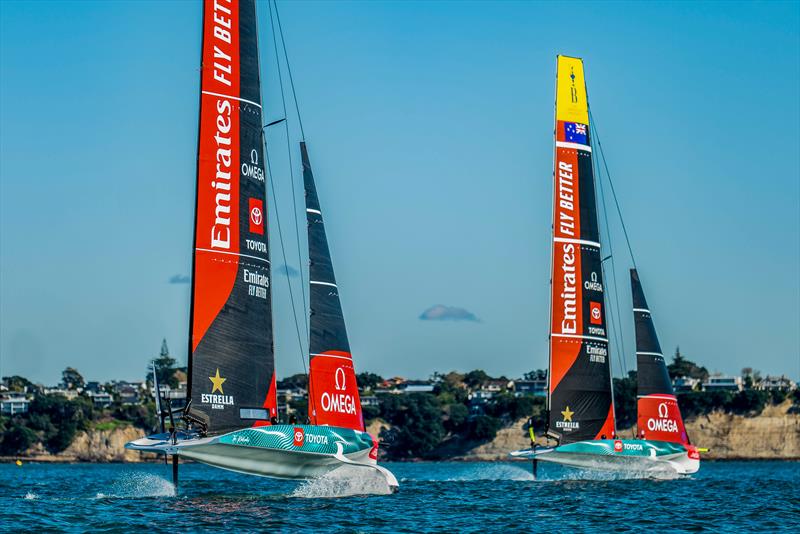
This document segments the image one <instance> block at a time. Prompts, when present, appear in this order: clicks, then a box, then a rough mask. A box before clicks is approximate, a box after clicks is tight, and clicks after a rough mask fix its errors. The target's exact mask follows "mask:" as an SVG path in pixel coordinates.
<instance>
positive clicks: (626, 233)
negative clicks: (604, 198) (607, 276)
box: [589, 108, 637, 269]
mask: <svg viewBox="0 0 800 534" xmlns="http://www.w3.org/2000/svg"><path fill="white" fill-rule="evenodd" d="M589 120H590V121H591V123H592V126H593V127H594V131H595V133H596V132H597V124H596V123H595V120H594V117H592V110H591V108H589ZM597 148H598V149H599V151H600V157H601V158H603V166H604V167H605V169H606V176H607V177H608V184H609V185H610V186H611V194H612V195H613V197H614V204H615V205H616V207H617V214H618V215H619V222H620V224H621V225H622V232H623V233H624V234H625V242H626V243H627V244H628V253H630V255H631V262H632V263H633V268H634V269H636V268H637V267H636V258H634V257H633V248H631V240H630V239H629V238H628V229H627V228H626V227H625V220H624V219H623V218H622V209H620V207H619V200H618V199H617V191H616V190H615V189H614V182H613V181H612V180H611V173H610V172H609V171H608V162H607V161H606V155H605V153H604V152H603V145H602V144H601V143H600V138H599V137H597Z"/></svg>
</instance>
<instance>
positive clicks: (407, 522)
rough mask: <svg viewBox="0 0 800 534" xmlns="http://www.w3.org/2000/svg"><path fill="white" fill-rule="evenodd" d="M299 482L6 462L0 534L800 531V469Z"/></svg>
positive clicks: (479, 470) (495, 467)
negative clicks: (393, 484) (175, 481)
mask: <svg viewBox="0 0 800 534" xmlns="http://www.w3.org/2000/svg"><path fill="white" fill-rule="evenodd" d="M385 465H386V467H387V468H389V469H390V470H391V471H393V472H394V474H395V475H396V476H397V478H398V480H400V491H399V492H398V493H396V494H390V493H389V491H388V488H387V487H386V484H385V482H383V480H382V478H381V477H378V476H375V477H372V476H364V474H365V473H364V472H365V470H364V469H363V468H351V470H350V471H348V470H346V469H345V470H342V471H339V472H336V473H334V474H333V475H330V476H328V477H324V478H323V479H320V480H314V481H308V482H292V481H280V480H271V479H267V478H259V477H252V476H247V475H239V474H236V473H231V472H228V471H223V470H220V469H214V468H211V467H207V466H204V465H200V464H195V463H188V464H184V465H181V470H180V477H181V481H180V488H179V489H178V491H177V492H176V491H175V490H174V488H173V486H172V483H171V482H170V477H171V471H170V468H169V467H167V466H165V465H163V464H141V465H136V464H110V465H91V464H74V465H63V464H33V463H27V464H23V465H22V466H21V467H18V466H16V465H14V464H2V465H0V531H3V532H19V531H22V530H26V531H27V530H35V531H40V530H49V531H71V532H84V531H91V532H121V531H129V530H133V529H147V530H148V531H150V532H160V531H163V532H184V531H220V530H227V531H253V530H265V531H266V530H268V531H279V532H293V531H297V530H308V531H315V532H326V533H327V532H342V531H343V532H420V531H434V532H456V531H458V532H513V531H526V532H542V531H545V530H557V531H568V530H573V531H600V530H607V529H614V530H618V531H642V532H643V531H656V532H665V531H681V530H707V531H713V532H720V531H726V532H736V531H751V530H759V531H769V532H776V531H784V532H789V531H794V532H797V531H798V528H799V527H798V525H799V524H800V463H798V462H703V464H702V467H701V469H700V472H698V473H697V474H694V475H691V476H675V477H672V478H667V479H663V478H662V479H657V480H656V479H651V478H644V477H643V474H637V473H629V474H626V475H621V474H610V473H603V472H597V471H580V470H573V469H568V468H562V467H559V466H553V465H547V464H540V467H539V473H538V474H539V476H538V478H537V479H536V480H534V479H533V476H532V474H531V470H530V464H528V463H524V462H521V463H502V462H497V463H486V462H481V463H448V462H443V463H395V464H385Z"/></svg>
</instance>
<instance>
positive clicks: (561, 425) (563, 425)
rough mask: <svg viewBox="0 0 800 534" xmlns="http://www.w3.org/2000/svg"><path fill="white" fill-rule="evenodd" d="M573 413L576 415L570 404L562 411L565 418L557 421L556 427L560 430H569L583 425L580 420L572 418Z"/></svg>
mask: <svg viewBox="0 0 800 534" xmlns="http://www.w3.org/2000/svg"><path fill="white" fill-rule="evenodd" d="M573 415H575V412H573V411H572V410H570V409H569V406H567V407H566V408H565V409H564V411H562V412H561V416H562V417H563V419H562V420H561V421H556V428H558V429H560V430H566V431H567V432H572V431H573V430H578V429H579V428H580V427H581V424H580V423H579V422H578V421H573V420H572V416H573Z"/></svg>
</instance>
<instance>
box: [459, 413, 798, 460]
mask: <svg viewBox="0 0 800 534" xmlns="http://www.w3.org/2000/svg"><path fill="white" fill-rule="evenodd" d="M791 407H792V403H791V402H790V401H786V402H784V403H783V404H781V405H778V406H767V407H766V408H765V409H764V411H763V412H761V414H759V415H757V416H754V417H745V416H742V415H732V414H726V413H721V412H713V413H711V414H708V415H703V416H700V417H698V418H696V419H693V420H690V421H686V431H687V432H688V433H689V437H690V438H691V440H692V443H694V444H696V445H697V446H698V447H704V448H707V449H709V451H708V452H707V453H703V456H702V458H703V459H705V460H800V413H796V411H795V412H794V413H792V410H791ZM525 422H526V419H520V420H519V421H517V422H515V423H514V424H513V425H510V426H507V427H505V428H503V429H501V430H500V431H498V432H497V436H496V437H495V439H493V440H492V441H490V442H488V443H483V444H480V445H476V446H470V445H469V444H465V445H466V447H464V448H462V450H461V451H452V452H453V454H452V459H453V460H466V461H481V460H484V461H495V460H508V453H509V452H510V451H514V450H519V449H525V448H528V447H530V440H529V438H528V434H527V432H525V431H524V430H523V428H522V427H523V425H524V424H525ZM620 435H621V436H622V437H629V436H631V435H632V431H631V430H630V429H625V430H620ZM536 442H537V443H539V444H540V445H545V444H546V443H547V442H546V440H544V439H542V438H541V437H538V438H537V440H536Z"/></svg>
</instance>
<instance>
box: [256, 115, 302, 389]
mask: <svg viewBox="0 0 800 534" xmlns="http://www.w3.org/2000/svg"><path fill="white" fill-rule="evenodd" d="M261 135H262V139H263V138H264V135H265V134H264V131H263V130H262V131H261ZM264 153H265V155H266V157H265V159H266V160H267V173H268V174H267V180H268V181H269V186H270V189H271V190H272V198H273V200H274V201H275V219H276V220H277V222H278V241H279V242H280V244H281V256H282V257H283V266H284V269H283V272H284V273H285V274H286V285H287V286H289V300H290V301H291V303H292V317H293V318H294V329H295V331H296V332H297V345H298V346H299V347H300V361H301V362H303V373H304V374H305V375H306V376H308V369H307V365H306V351H305V350H303V342H302V336H301V335H300V323H299V322H298V321H297V308H296V307H295V304H294V293H293V291H292V282H291V280H290V277H289V269H288V265H287V264H286V247H285V246H284V244H283V231H282V230H281V217H280V210H279V209H278V196H277V195H276V194H275V180H273V179H272V177H273V176H274V175H273V174H272V165H270V162H269V149H268V148H267V143H266V142H265V143H264Z"/></svg>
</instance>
